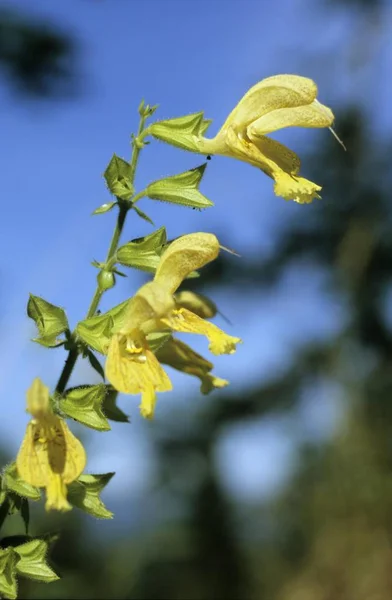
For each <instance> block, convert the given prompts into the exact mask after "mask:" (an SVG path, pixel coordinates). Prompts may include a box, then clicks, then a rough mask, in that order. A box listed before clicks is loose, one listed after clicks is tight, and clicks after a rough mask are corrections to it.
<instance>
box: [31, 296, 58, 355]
mask: <svg viewBox="0 0 392 600" xmlns="http://www.w3.org/2000/svg"><path fill="white" fill-rule="evenodd" d="M27 314H28V316H29V317H30V318H31V319H33V320H34V321H35V324H36V325H37V328H38V331H39V334H40V335H39V337H38V338H35V339H34V340H33V341H34V342H38V343H39V344H42V345H43V346H48V347H55V346H59V345H61V344H62V343H63V341H64V340H59V339H57V336H59V335H60V334H62V333H64V332H65V331H67V330H68V320H67V316H66V314H65V312H64V310H63V309H62V308H60V307H59V306H55V305H54V304H50V302H47V301H46V300H44V299H43V298H39V297H38V296H33V295H32V294H30V298H29V301H28V304H27Z"/></svg>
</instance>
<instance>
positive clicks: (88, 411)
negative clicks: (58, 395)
mask: <svg viewBox="0 0 392 600" xmlns="http://www.w3.org/2000/svg"><path fill="white" fill-rule="evenodd" d="M105 395H106V385H104V384H102V383H101V384H99V385H89V386H81V387H76V388H73V389H71V390H68V391H67V392H66V394H65V396H64V397H63V398H62V399H61V400H60V402H59V406H60V409H61V410H62V412H63V413H65V414H66V415H68V416H69V417H72V418H73V419H75V420H76V421H79V423H83V425H86V426H87V427H91V428H92V429H97V430H98V431H109V430H110V425H109V423H108V420H107V419H106V417H105V415H104V414H103V411H102V403H103V400H104V398H105Z"/></svg>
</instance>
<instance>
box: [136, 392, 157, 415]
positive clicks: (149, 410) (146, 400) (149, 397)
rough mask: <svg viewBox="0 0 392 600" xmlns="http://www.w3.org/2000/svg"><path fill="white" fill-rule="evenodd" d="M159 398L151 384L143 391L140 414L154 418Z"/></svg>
mask: <svg viewBox="0 0 392 600" xmlns="http://www.w3.org/2000/svg"><path fill="white" fill-rule="evenodd" d="M156 401H157V398H156V394H155V391H154V388H153V386H152V385H151V386H149V387H148V388H147V389H145V390H144V391H143V392H142V400H141V403H140V407H139V408H140V414H141V415H142V417H144V418H145V419H152V418H153V416H154V411H155V404H156Z"/></svg>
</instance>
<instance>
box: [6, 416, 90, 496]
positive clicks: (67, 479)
mask: <svg viewBox="0 0 392 600" xmlns="http://www.w3.org/2000/svg"><path fill="white" fill-rule="evenodd" d="M16 466H17V468H18V472H19V475H20V476H21V478H22V479H24V480H25V481H27V483H30V484H31V485H34V486H36V487H47V486H48V485H49V482H50V481H51V479H52V477H53V475H54V474H57V475H60V476H61V478H62V480H63V481H64V483H71V481H74V480H75V479H77V478H78V477H79V475H80V474H81V473H82V471H83V469H84V467H85V466H86V453H85V450H84V448H83V446H82V444H81V443H80V441H79V440H78V439H77V438H76V437H75V436H74V435H73V434H72V433H71V431H70V430H69V428H68V425H67V424H66V422H65V421H64V420H63V419H60V417H57V416H55V415H51V416H50V418H47V419H46V420H45V421H42V422H40V421H37V420H34V421H31V422H30V423H29V424H28V425H27V429H26V434H25V437H24V439H23V442H22V445H21V447H20V450H19V453H18V456H17V458H16Z"/></svg>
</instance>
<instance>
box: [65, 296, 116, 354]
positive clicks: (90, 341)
mask: <svg viewBox="0 0 392 600" xmlns="http://www.w3.org/2000/svg"><path fill="white" fill-rule="evenodd" d="M127 306H128V300H125V302H121V304H118V305H117V306H115V307H114V308H112V309H111V310H108V311H107V312H106V313H104V314H103V315H98V316H96V317H91V318H90V319H86V320H85V321H80V323H78V324H77V326H76V333H77V335H78V337H79V338H80V339H81V340H83V341H84V342H85V343H86V344H87V345H88V346H91V348H94V350H97V351H98V352H100V353H101V354H106V351H107V347H108V345H109V342H110V337H111V334H112V330H113V328H114V327H116V328H117V327H121V325H122V323H123V320H124V316H125V312H126V309H127Z"/></svg>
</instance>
